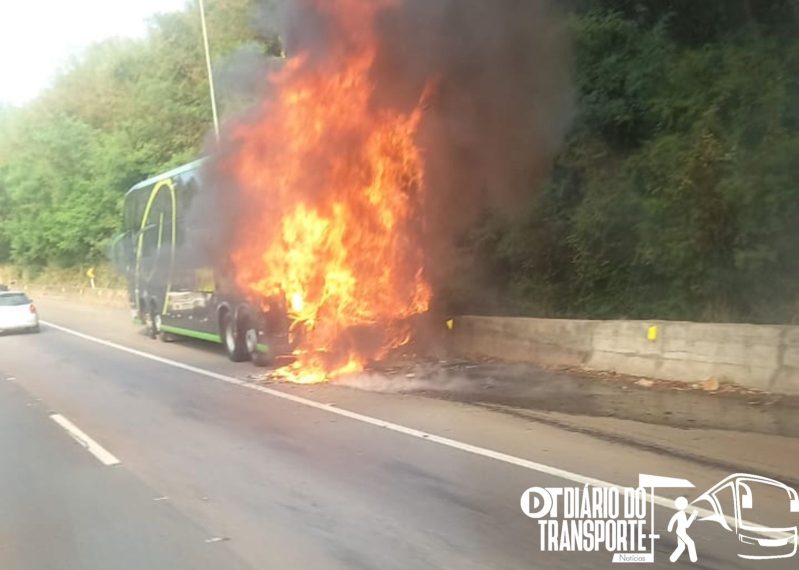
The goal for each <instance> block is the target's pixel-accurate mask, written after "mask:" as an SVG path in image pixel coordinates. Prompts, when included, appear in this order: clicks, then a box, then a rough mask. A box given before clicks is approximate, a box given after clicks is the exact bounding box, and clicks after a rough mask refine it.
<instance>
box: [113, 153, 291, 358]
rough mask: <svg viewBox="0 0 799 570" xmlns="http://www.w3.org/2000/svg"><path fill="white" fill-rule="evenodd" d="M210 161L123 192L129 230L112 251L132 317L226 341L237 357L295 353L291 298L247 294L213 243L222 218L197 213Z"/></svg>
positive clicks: (154, 334) (151, 326) (168, 330)
mask: <svg viewBox="0 0 799 570" xmlns="http://www.w3.org/2000/svg"><path fill="white" fill-rule="evenodd" d="M209 160H210V159H208V158H205V159H201V160H198V161H196V162H192V163H191V164H187V165H185V166H181V167H179V168H176V169H174V170H171V171H169V172H166V173H164V174H161V175H159V176H155V177H153V178H150V179H148V180H145V181H143V182H140V183H139V184H136V185H135V186H134V187H133V188H131V189H130V190H129V191H128V192H127V194H126V195H125V199H124V208H123V211H124V214H123V231H122V233H121V234H120V235H119V236H117V237H116V238H115V239H114V241H113V244H112V247H111V258H112V262H113V264H114V266H115V267H116V268H117V270H118V271H120V272H121V273H123V274H124V275H125V277H126V280H127V289H128V297H129V302H130V307H131V310H132V314H133V318H134V320H136V321H137V322H138V323H139V324H141V325H144V327H145V329H146V331H147V334H148V335H149V336H150V337H151V338H153V339H156V338H159V339H161V340H162V341H164V342H171V341H174V340H176V339H178V338H181V337H187V338H194V339H200V340H204V341H209V342H213V343H218V344H221V345H222V346H223V347H224V349H225V352H226V353H227V355H228V357H229V358H230V360H232V361H234V362H242V361H246V360H251V361H253V362H254V363H255V364H256V365H259V366H267V365H271V364H274V363H276V362H277V361H278V360H285V359H290V358H291V357H290V355H291V352H292V346H291V343H290V342H289V328H290V327H289V324H290V323H289V317H288V312H287V310H286V304H285V299H284V298H280V296H276V297H274V298H271V299H267V300H263V299H252V298H250V297H249V296H248V295H247V294H246V293H244V292H243V291H242V290H241V288H240V287H238V286H237V284H236V283H235V279H234V278H233V276H232V270H231V269H230V266H229V263H228V262H227V261H226V259H227V255H225V254H224V252H214V251H212V249H213V248H211V247H208V242H209V236H215V235H221V233H222V232H221V231H218V230H220V228H218V227H214V226H215V223H217V222H214V221H211V220H209V219H205V220H203V219H202V216H198V215H196V212H193V207H196V205H197V203H198V202H199V201H200V200H199V198H200V197H201V196H202V193H203V192H206V191H208V189H207V188H205V189H204V186H205V185H204V184H203V183H202V174H203V171H204V167H205V166H207V165H208V161H209ZM206 218H208V217H207V216H206ZM218 223H221V222H218Z"/></svg>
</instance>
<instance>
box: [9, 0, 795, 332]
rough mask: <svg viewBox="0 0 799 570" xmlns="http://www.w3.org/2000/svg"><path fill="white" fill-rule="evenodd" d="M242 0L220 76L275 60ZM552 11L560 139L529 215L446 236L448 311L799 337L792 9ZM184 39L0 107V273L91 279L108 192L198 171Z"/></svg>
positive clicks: (227, 10) (193, 52)
mask: <svg viewBox="0 0 799 570" xmlns="http://www.w3.org/2000/svg"><path fill="white" fill-rule="evenodd" d="M252 3H253V2H252V1H251V0H216V1H215V2H209V3H208V4H209V12H210V13H209V20H210V22H209V25H210V28H211V30H212V32H213V36H212V41H213V44H214V50H215V54H216V55H215V57H216V58H218V59H219V60H221V59H224V58H225V57H227V56H228V55H229V54H231V53H233V52H234V51H236V50H238V49H239V48H241V47H242V46H248V49H250V50H254V51H255V52H258V53H266V54H269V53H272V54H278V53H279V52H280V48H279V44H278V41H277V40H276V38H275V37H274V36H259V35H258V34H255V33H254V32H252V28H251V27H250V26H249V25H247V22H248V19H249V18H250V15H251V9H252ZM565 11H566V17H567V18H568V25H569V28H570V31H571V34H572V37H573V62H574V63H573V83H574V88H575V92H576V93H575V95H576V96H575V100H576V108H575V118H574V122H573V125H572V128H571V130H570V132H569V135H568V136H567V138H566V140H565V142H564V144H563V147H562V150H561V152H560V154H559V156H558V157H557V159H556V161H555V163H554V165H553V169H552V174H551V176H550V178H549V180H548V181H547V182H546V184H545V185H544V186H543V187H531V188H530V194H529V203H528V204H526V205H525V208H524V209H523V211H524V212H525V213H524V214H523V215H520V216H518V217H517V218H516V219H513V220H508V219H502V218H499V217H497V216H496V215H492V214H490V213H486V215H485V216H484V218H483V219H482V220H481V222H480V223H479V224H478V225H477V226H476V227H474V228H473V230H472V231H471V232H469V234H468V235H466V236H464V239H463V243H462V244H461V245H462V247H463V249H464V251H465V252H468V253H470V254H471V255H470V257H471V258H473V259H474V260H475V264H474V267H473V268H472V269H471V270H469V271H465V272H464V273H462V274H461V275H460V276H459V280H458V281H459V282H458V283H453V285H452V287H451V288H449V289H448V290H447V291H446V292H445V293H444V296H445V297H446V298H445V299H444V301H445V302H446V304H447V305H448V306H449V307H450V309H451V310H457V311H469V312H503V313H511V314H524V315H540V316H576V317H599V318H609V317H628V318H635V317H641V318H670V319H692V320H730V321H752V322H795V321H797V320H799V254H797V245H798V244H799V33H798V32H799V0H757V1H755V0H702V1H701V2H699V1H696V0H672V1H670V2H662V1H660V0H612V1H611V0H571V2H569V3H568V7H567V8H565ZM199 26H200V24H199V18H198V17H197V14H196V12H195V10H194V9H193V8H187V9H186V11H185V12H182V13H175V14H167V15H162V16H159V17H157V18H155V19H154V20H153V22H152V24H151V28H150V33H149V34H148V35H147V37H146V38H144V39H142V40H115V41H110V42H106V43H103V44H100V45H97V46H95V47H93V48H91V49H89V50H88V51H87V52H86V53H84V54H83V55H82V56H81V57H80V58H79V59H78V60H76V61H75V62H74V63H73V64H72V65H71V66H70V67H69V68H68V69H67V70H66V71H65V72H64V73H63V74H62V75H61V76H60V77H59V78H58V79H57V81H56V82H55V84H54V85H53V87H52V88H51V89H50V90H48V91H47V92H46V93H44V94H43V95H42V96H41V97H40V98H38V99H37V100H36V101H34V102H32V103H30V104H29V105H27V106H25V107H24V108H15V109H11V108H5V109H2V108H0V263H2V262H10V263H13V264H16V265H18V266H25V267H42V266H58V267H73V266H86V265H89V264H92V263H95V262H98V261H101V260H102V259H104V258H105V256H106V251H107V248H108V244H109V241H110V239H111V237H112V236H113V235H114V233H115V232H116V231H117V229H118V226H119V223H120V217H121V216H120V203H121V199H122V196H123V193H124V190H125V189H126V188H128V187H130V186H131V185H132V184H133V183H135V182H136V181H138V180H141V179H143V178H145V177H146V176H149V175H152V174H154V173H157V172H159V171H163V170H165V169H167V168H169V167H172V166H175V165H177V164H180V163H183V162H186V161H188V160H190V159H192V158H194V157H196V156H197V155H198V154H199V153H200V151H201V149H202V146H203V137H204V136H205V135H206V133H207V132H208V127H209V122H210V118H209V102H208V93H207V86H206V83H205V81H206V78H205V68H204V60H203V56H202V51H201V50H202V45H201V43H200V41H199V38H200V30H199ZM564 96H567V95H566V94H564ZM223 99H224V93H223ZM224 104H225V101H223V106H224ZM228 104H229V105H234V104H235V102H233V101H229V102H228Z"/></svg>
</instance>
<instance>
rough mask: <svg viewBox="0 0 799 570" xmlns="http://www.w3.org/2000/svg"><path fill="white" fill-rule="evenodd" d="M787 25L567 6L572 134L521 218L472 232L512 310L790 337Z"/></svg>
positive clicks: (647, 9)
mask: <svg viewBox="0 0 799 570" xmlns="http://www.w3.org/2000/svg"><path fill="white" fill-rule="evenodd" d="M795 10H799V5H797V4H796V3H795V2H790V1H777V0H768V1H764V2H762V3H760V2H758V3H755V2H746V1H743V0H742V1H737V2H719V1H710V0H709V1H708V2H684V3H683V2H669V3H666V2H655V1H654V0H653V1H645V0H640V1H635V0H629V1H624V2H616V1H614V2H610V1H603V0H585V1H578V2H576V8H575V12H574V15H573V16H572V20H571V23H572V29H573V33H574V36H575V55H574V61H575V70H574V76H575V82H576V85H577V88H578V109H577V111H578V113H577V119H576V122H575V124H574V127H573V129H572V133H571V135H570V136H569V138H568V140H567V142H566V145H565V148H564V149H563V150H562V152H561V154H560V155H559V157H558V158H557V161H556V164H555V168H554V172H553V175H552V177H551V180H550V181H549V182H548V184H547V185H546V186H545V187H544V188H543V189H542V190H541V191H539V192H538V193H537V194H536V196H535V198H534V200H533V202H534V204H533V207H532V209H531V213H530V214H529V215H528V216H527V218H526V219H525V220H523V221H522V222H520V223H517V224H510V225H509V224H507V223H505V222H503V221H501V220H500V221H497V220H491V221H489V222H486V223H484V224H483V226H481V228H478V229H477V230H476V231H475V232H474V236H476V237H475V241H474V244H473V248H474V250H475V251H476V252H477V254H478V257H479V258H480V259H481V260H482V264H483V265H484V266H485V267H492V268H496V267H501V268H503V271H504V272H505V274H506V275H508V283H507V284H505V285H504V287H503V291H504V294H505V299H507V300H508V303H507V305H508V306H509V310H511V311H513V312H517V313H519V312H521V313H526V314H536V315H549V316H580V317H607V318H611V317H628V318H674V319H706V320H733V321H754V322H797V321H799V256H797V255H796V247H797V245H796V244H797V243H799V154H797V153H798V152H799V79H797V78H799V39H797V37H796V36H795V34H789V33H787V31H786V30H788V29H790V26H791V25H792V26H793V29H794V31H795V26H796V25H797V22H799V20H798V19H797V15H798V14H799V12H797V11H795ZM698 26H699V27H698ZM486 228H491V229H490V230H487V229H486ZM487 236H490V237H487ZM472 306H473V307H474V308H475V310H482V307H480V304H479V300H475V301H474V302H473V303H472Z"/></svg>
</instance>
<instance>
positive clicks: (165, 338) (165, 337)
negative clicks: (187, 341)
mask: <svg viewBox="0 0 799 570" xmlns="http://www.w3.org/2000/svg"><path fill="white" fill-rule="evenodd" d="M155 328H156V330H157V331H158V339H159V340H160V341H161V342H175V341H176V340H178V337H176V336H175V335H173V334H171V333H168V332H164V326H163V319H162V318H161V315H155Z"/></svg>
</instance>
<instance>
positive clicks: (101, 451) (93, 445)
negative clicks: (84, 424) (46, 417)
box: [50, 414, 121, 467]
mask: <svg viewBox="0 0 799 570" xmlns="http://www.w3.org/2000/svg"><path fill="white" fill-rule="evenodd" d="M50 419H52V420H53V421H54V422H55V423H57V424H58V425H60V426H61V427H62V428H64V430H65V431H66V432H67V433H68V434H69V435H70V436H72V439H74V440H75V441H77V442H78V443H79V444H81V445H82V446H83V447H85V448H86V451H88V452H89V453H91V454H92V455H94V457H95V458H97V460H98V461H99V462H100V463H102V464H103V465H106V466H109V467H110V466H111V465H119V464H120V463H121V461H120V460H119V459H117V458H116V457H114V456H113V455H112V454H111V453H110V452H109V451H108V450H106V449H105V448H104V447H103V446H102V445H100V444H99V443H97V442H96V441H94V440H93V439H92V438H90V437H89V436H88V435H86V434H85V433H84V432H83V431H81V429H80V428H78V426H76V425H75V424H73V423H72V422H71V421H69V420H68V419H67V418H65V417H64V416H62V415H61V414H51V415H50Z"/></svg>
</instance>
